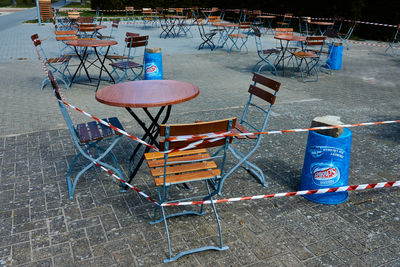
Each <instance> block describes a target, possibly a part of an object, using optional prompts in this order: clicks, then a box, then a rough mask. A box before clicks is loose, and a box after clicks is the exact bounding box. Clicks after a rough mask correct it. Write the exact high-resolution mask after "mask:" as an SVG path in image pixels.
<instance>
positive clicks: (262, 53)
mask: <svg viewBox="0 0 400 267" xmlns="http://www.w3.org/2000/svg"><path fill="white" fill-rule="evenodd" d="M251 28H252V29H253V31H254V38H255V41H256V47H257V54H258V57H259V58H260V60H259V61H258V62H257V63H256V64H255V65H254V67H253V72H261V70H262V69H263V68H264V67H269V68H270V71H271V73H272V74H274V75H277V70H276V67H275V63H276V60H277V59H278V56H279V54H280V52H281V51H280V50H279V49H274V48H273V49H267V50H264V49H263V46H262V41H261V31H260V29H259V28H258V27H254V26H251ZM273 55H274V56H275V59H274V60H273V63H271V61H270V60H269V57H271V56H273ZM261 63H263V64H261ZM260 64H261V65H260ZM257 68H258V69H257ZM256 69H257V70H256Z"/></svg>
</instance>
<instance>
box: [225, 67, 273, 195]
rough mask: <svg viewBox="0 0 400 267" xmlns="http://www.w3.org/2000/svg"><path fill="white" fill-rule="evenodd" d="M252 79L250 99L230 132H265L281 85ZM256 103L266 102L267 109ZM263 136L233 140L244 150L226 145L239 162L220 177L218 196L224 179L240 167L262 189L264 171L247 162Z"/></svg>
mask: <svg viewBox="0 0 400 267" xmlns="http://www.w3.org/2000/svg"><path fill="white" fill-rule="evenodd" d="M252 80H253V82H254V83H253V84H251V85H250V87H249V90H248V92H249V97H248V100H247V103H246V106H245V108H244V110H243V114H242V117H241V118H240V120H239V122H238V123H236V125H235V128H234V129H233V130H232V133H251V132H264V131H265V129H266V127H267V123H268V118H269V115H270V113H271V109H272V106H273V105H274V103H275V100H276V95H277V93H278V91H279V88H280V86H281V84H280V83H279V82H277V81H274V80H272V79H269V78H267V77H265V76H263V75H261V74H258V73H254V74H253V79H252ZM259 100H263V101H265V102H266V103H265V104H266V106H265V105H263V104H258V103H259ZM259 114H261V115H262V117H263V118H264V119H258V118H259ZM263 136H264V135H262V134H259V135H246V136H238V137H237V138H236V139H235V140H237V141H238V144H241V145H242V146H243V145H244V144H246V145H247V149H239V147H235V144H236V141H235V142H232V144H230V145H229V150H230V151H231V152H232V155H233V156H234V157H235V158H236V159H238V160H239V161H238V162H237V163H236V165H234V166H233V167H232V168H231V169H230V170H229V171H227V172H226V174H225V175H224V177H223V178H222V181H221V184H220V185H219V186H218V188H219V189H218V194H221V190H222V185H223V182H224V180H225V179H226V178H227V177H229V176H230V175H231V174H232V173H233V172H234V171H235V170H236V169H237V168H239V167H240V166H243V167H244V168H245V169H246V170H247V171H249V172H250V173H251V174H253V175H254V176H255V177H256V178H257V179H258V180H259V181H260V182H261V184H262V185H263V186H265V187H267V182H266V181H265V176H264V173H263V171H262V170H261V169H260V168H259V167H258V166H257V165H256V164H254V163H251V162H250V157H251V156H252V155H253V154H254V153H255V152H256V151H257V149H258V147H259V145H260V143H261V139H262V138H263Z"/></svg>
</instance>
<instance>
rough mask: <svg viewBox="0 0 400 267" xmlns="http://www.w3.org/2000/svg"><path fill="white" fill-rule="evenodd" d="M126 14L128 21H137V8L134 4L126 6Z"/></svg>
mask: <svg viewBox="0 0 400 267" xmlns="http://www.w3.org/2000/svg"><path fill="white" fill-rule="evenodd" d="M125 14H126V21H132V22H135V20H136V18H135V9H134V7H133V6H126V7H125Z"/></svg>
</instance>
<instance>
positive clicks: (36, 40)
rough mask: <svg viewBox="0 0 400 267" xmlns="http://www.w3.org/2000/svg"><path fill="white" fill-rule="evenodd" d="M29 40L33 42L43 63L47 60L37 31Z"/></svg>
mask: <svg viewBox="0 0 400 267" xmlns="http://www.w3.org/2000/svg"><path fill="white" fill-rule="evenodd" d="M31 40H32V42H33V45H34V46H35V50H36V53H37V55H38V57H39V59H40V60H41V61H42V63H43V64H45V62H46V61H47V55H46V52H45V51H44V48H43V46H42V40H40V39H39V35H38V34H37V33H35V34H33V35H32V36H31Z"/></svg>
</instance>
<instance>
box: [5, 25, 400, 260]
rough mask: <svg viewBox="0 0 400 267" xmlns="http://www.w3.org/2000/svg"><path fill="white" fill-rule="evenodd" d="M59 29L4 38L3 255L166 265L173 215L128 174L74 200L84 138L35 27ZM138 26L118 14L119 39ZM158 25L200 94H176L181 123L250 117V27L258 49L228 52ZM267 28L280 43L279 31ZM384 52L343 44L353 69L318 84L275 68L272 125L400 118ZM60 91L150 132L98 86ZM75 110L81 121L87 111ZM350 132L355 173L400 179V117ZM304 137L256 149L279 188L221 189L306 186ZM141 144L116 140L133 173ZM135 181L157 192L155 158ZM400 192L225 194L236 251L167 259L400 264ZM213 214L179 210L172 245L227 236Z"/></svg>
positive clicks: (167, 62) (81, 191)
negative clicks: (40, 53)
mask: <svg viewBox="0 0 400 267" xmlns="http://www.w3.org/2000/svg"><path fill="white" fill-rule="evenodd" d="M50 29H51V28H50V26H44V27H38V26H35V25H21V26H19V27H17V28H15V29H14V32H12V31H3V32H2V33H4V35H3V36H2V38H1V39H0V44H1V47H2V48H3V47H5V46H4V45H7V46H6V48H5V49H1V50H0V76H1V78H0V114H1V119H2V123H1V124H0V203H1V204H0V265H10V266H17V265H19V266H157V265H161V263H162V260H163V259H164V258H165V257H166V256H167V244H166V237H165V233H164V229H163V225H162V224H157V225H150V224H149V221H150V220H151V215H152V208H153V206H152V205H151V204H150V203H149V202H147V200H145V199H143V198H141V197H139V196H138V195H137V194H136V193H135V192H126V193H120V192H119V186H118V184H116V183H114V182H113V181H112V180H111V178H109V177H108V176H107V175H105V174H104V172H102V171H101V170H100V169H98V168H92V169H90V171H88V172H86V174H85V175H84V177H82V178H81V180H80V182H79V183H78V186H77V190H76V195H75V198H74V200H73V201H70V200H69V199H68V198H67V187H66V181H65V177H66V173H67V171H68V167H69V164H70V162H71V159H72V157H73V156H74V155H75V153H76V149H75V148H74V145H73V143H72V140H71V137H70V135H69V133H68V130H67V129H66V126H65V123H64V121H63V119H62V116H61V114H60V112H59V109H58V106H57V103H56V102H55V99H54V96H53V95H52V92H51V90H50V88H49V87H45V89H44V90H43V91H40V90H39V85H40V82H41V80H42V79H43V78H44V75H43V71H42V70H41V66H40V63H39V61H37V59H36V57H35V54H34V49H33V46H32V44H31V43H30V39H29V36H30V34H32V33H34V32H38V33H39V34H40V35H41V36H46V37H47V36H50V33H51V31H50ZM128 29H129V30H132V31H140V32H141V31H143V29H141V28H139V27H137V26H132V25H124V26H121V34H120V37H119V38H121V39H120V40H122V35H123V33H124V32H125V31H127V30H128ZM195 30H196V29H193V32H195ZM148 32H149V33H150V34H151V37H150V38H151V41H153V40H154V43H151V46H159V47H162V49H163V64H164V74H165V79H177V80H183V81H188V82H191V83H194V84H196V85H198V86H199V88H200V92H201V93H200V95H199V96H198V97H197V98H195V99H193V100H191V101H188V102H186V103H182V104H179V105H176V106H174V107H173V113H172V115H171V119H170V122H174V123H181V122H192V121H194V120H212V119H220V118H226V117H228V116H232V115H234V116H240V114H241V111H242V109H243V104H244V103H245V101H246V99H247V89H248V85H249V84H250V82H251V68H252V66H253V64H254V63H255V62H256V61H257V55H256V53H255V52H254V40H253V39H250V40H249V46H250V52H249V53H241V54H238V53H232V54H228V53H227V52H226V51H224V50H217V51H213V52H211V51H208V50H203V51H197V50H196V45H197V44H198V40H199V39H198V36H195V37H194V38H188V39H186V38H177V39H167V40H164V39H159V38H158V37H157V35H158V34H159V29H150V30H148ZM46 34H47V35H46ZM22 37H23V38H24V39H23V40H21V38H22ZM264 39H265V42H266V43H268V44H270V45H274V44H275V41H274V40H273V39H272V37H271V36H266V37H264ZM47 43H48V44H49V51H50V52H51V51H52V52H56V51H57V48H56V45H55V41H54V40H53V39H51V38H50V39H49V40H47ZM175 44H176V46H174V45H175ZM383 51H384V49H382V48H374V47H363V46H353V47H352V48H351V50H348V51H346V50H345V51H344V59H343V68H342V70H340V71H334V73H333V74H332V75H327V74H322V75H321V79H320V82H317V83H302V82H299V81H297V80H296V79H295V78H287V77H280V76H277V77H276V76H272V75H271V74H269V73H267V72H265V73H264V74H265V75H266V76H268V77H271V78H272V79H275V80H278V81H279V82H281V83H282V87H281V91H280V92H279V94H278V100H277V104H276V105H275V106H274V108H273V113H272V116H271V118H270V123H269V127H268V129H271V130H278V129H290V128H298V127H308V126H309V125H310V123H311V120H312V119H313V118H314V117H316V116H321V115H337V116H341V118H342V121H344V122H345V123H357V122H369V121H381V120H391V119H399V115H400V114H399V108H400V103H399V99H400V98H399V97H400V91H399V90H398V88H399V85H400V79H399V76H400V69H399V63H400V60H399V58H391V57H388V56H386V55H384V53H383ZM18 58H20V60H18ZM102 85H105V83H104V84H103V83H102ZM62 93H63V95H64V96H65V98H66V100H67V101H68V102H70V103H71V104H73V105H75V106H77V107H80V108H82V109H84V110H86V111H88V112H90V113H92V114H93V115H96V116H98V117H104V116H108V117H110V116H118V117H119V118H120V119H121V121H122V122H123V124H124V126H125V128H127V129H128V132H130V133H133V134H140V133H141V132H140V131H139V130H138V127H137V125H135V124H133V123H132V119H131V118H130V117H129V115H128V114H127V113H126V111H124V110H122V109H118V108H112V107H108V106H105V105H103V104H100V103H97V102H96V101H95V99H94V93H93V87H88V86H84V85H75V84H74V85H73V86H72V88H71V89H70V90H65V89H64V88H62ZM71 114H72V117H73V120H74V121H75V122H76V123H77V122H82V121H86V120H87V118H85V117H83V116H82V115H80V114H78V113H76V112H73V111H71ZM256 118H257V117H256ZM352 133H353V139H352V153H351V164H350V174H349V184H360V183H372V182H382V181H391V180H395V179H398V177H399V176H398V174H399V170H400V161H399V157H398V154H399V149H400V143H399V140H400V139H399V137H400V126H399V125H382V126H370V127H363V128H353V129H352ZM306 140H307V134H306V133H298V134H295V133H292V134H283V135H270V136H265V137H264V138H263V141H262V145H261V146H260V147H259V149H258V152H257V153H256V154H255V155H254V157H253V158H252V159H253V161H254V162H255V163H256V164H257V165H259V166H260V167H261V169H262V170H263V171H264V173H265V174H266V177H267V181H268V183H269V187H268V188H264V187H262V186H261V185H260V184H259V183H258V182H257V181H256V180H255V179H254V178H253V177H252V176H251V175H250V174H248V173H247V172H246V171H244V170H239V171H237V172H235V174H234V175H233V176H232V177H230V178H229V179H228V180H227V182H226V183H225V186H224V190H223V196H221V197H238V196H248V195H258V194H268V193H276V192H287V191H295V190H297V189H298V186H299V183H300V179H301V170H302V164H303V158H304V153H305V145H306ZM134 145H135V144H134V142H133V141H132V140H130V139H128V138H123V139H122V140H121V142H119V143H118V145H117V146H116V148H115V149H114V154H115V155H116V157H117V159H118V162H119V163H120V164H121V167H122V169H123V173H124V175H126V174H127V170H128V164H127V158H128V157H129V155H130V153H131V151H132V148H133V146H134ZM79 163H80V164H79V167H82V166H83V165H84V164H85V163H86V162H84V161H83V160H82V162H79ZM228 163H229V164H228V166H227V168H229V167H230V166H232V164H233V163H234V160H233V159H232V158H231V157H229V158H228ZM79 167H77V168H76V169H75V173H77V171H78V170H79ZM133 184H134V185H135V186H137V187H138V188H140V189H142V190H144V191H145V192H146V193H148V194H150V195H151V196H152V197H156V192H155V188H154V184H153V182H152V181H151V177H150V175H149V172H148V168H147V167H145V166H143V167H142V168H141V169H140V171H139V173H138V175H137V177H136V178H135V180H134V182H133ZM194 190H197V187H195V188H194ZM399 200H400V191H399V190H398V189H396V188H386V189H379V190H369V191H361V192H351V193H350V196H349V199H348V200H347V201H346V202H345V203H342V204H339V205H322V204H317V203H314V202H310V201H308V200H305V199H304V198H302V197H288V198H281V199H267V200H257V201H247V202H236V203H224V204H218V205H217V209H218V212H219V215H220V217H221V222H222V229H223V238H224V242H225V244H226V245H228V246H229V247H230V248H229V250H227V251H223V252H212V251H208V252H201V253H197V254H192V255H189V256H185V257H182V258H181V259H179V260H178V261H176V262H174V263H171V264H170V265H172V266H175V265H176V266H177V265H179V266H209V265H210V266H211V265H213V266H399V265H400V249H399V243H400V239H399V238H400V209H399V207H398V201H399ZM207 212H208V213H207V215H204V216H201V217H182V218H177V219H173V220H171V221H170V223H169V225H170V230H171V235H172V244H173V247H174V248H175V250H174V252H176V251H178V250H177V249H181V248H190V247H194V246H198V245H200V244H212V243H215V242H217V229H216V225H215V222H214V220H213V218H212V216H211V215H212V214H211V209H210V207H207Z"/></svg>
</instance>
